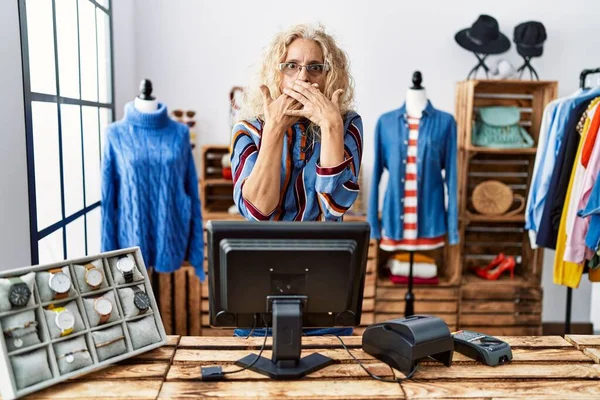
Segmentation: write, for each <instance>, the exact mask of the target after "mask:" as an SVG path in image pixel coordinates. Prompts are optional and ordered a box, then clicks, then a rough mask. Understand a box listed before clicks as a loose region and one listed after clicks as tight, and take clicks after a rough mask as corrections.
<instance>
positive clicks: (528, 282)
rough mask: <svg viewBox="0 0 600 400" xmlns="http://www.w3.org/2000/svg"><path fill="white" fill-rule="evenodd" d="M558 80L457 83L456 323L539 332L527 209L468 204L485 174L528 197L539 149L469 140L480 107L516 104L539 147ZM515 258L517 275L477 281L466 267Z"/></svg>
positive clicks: (492, 330)
mask: <svg viewBox="0 0 600 400" xmlns="http://www.w3.org/2000/svg"><path fill="white" fill-rule="evenodd" d="M557 86H558V85H557V82H545V81H539V82H534V81H478V80H470V81H463V82H459V83H458V84H457V87H456V120H457V127H458V144H459V169H460V172H459V212H460V222H459V225H460V232H461V246H460V258H461V263H460V264H461V265H462V270H461V275H462V279H461V285H460V296H459V297H460V298H459V307H458V308H459V311H458V327H459V328H462V329H471V330H478V331H482V332H485V333H488V334H492V335H539V334H541V310H542V297H543V295H542V288H541V272H542V262H543V259H542V254H543V253H542V251H541V250H539V249H538V250H532V249H531V247H530V244H529V239H528V236H527V232H526V231H525V229H524V225H525V216H524V214H519V215H514V216H508V217H502V216H500V217H490V216H483V215H479V214H477V213H476V212H475V210H474V209H473V208H472V206H471V204H470V198H471V194H472V192H473V189H474V187H475V186H476V185H477V184H479V183H480V182H482V181H485V180H488V179H495V180H499V181H501V182H503V183H505V184H507V185H509V186H510V187H511V188H512V189H513V192H514V193H515V194H520V195H521V196H523V197H525V198H527V195H528V190H529V185H530V181H531V175H532V173H533V164H534V162H535V155H536V151H537V149H536V148H535V147H533V148H529V149H493V148H481V147H474V146H472V145H471V135H472V128H473V121H474V119H475V115H476V110H477V108H478V107H486V106H516V107H519V108H520V111H521V126H523V127H524V128H525V129H526V130H527V131H528V132H529V134H530V135H531V137H532V138H533V139H534V140H535V143H536V145H537V140H538V135H539V131H540V124H541V120H542V114H543V110H544V107H545V106H546V104H548V103H549V102H550V101H551V100H553V99H555V98H556V95H557ZM500 252H503V253H504V254H506V255H511V256H514V257H515V260H516V262H517V267H516V270H515V274H516V276H515V279H513V280H510V279H509V277H508V275H506V276H504V277H501V279H499V280H498V281H488V280H485V279H481V278H479V277H478V276H476V275H474V274H473V273H472V272H470V271H469V267H474V266H480V265H487V264H488V263H489V262H490V261H491V260H492V259H493V258H494V257H495V256H496V255H497V254H498V253H500Z"/></svg>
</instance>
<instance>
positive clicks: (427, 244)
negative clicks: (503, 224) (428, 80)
mask: <svg viewBox="0 0 600 400" xmlns="http://www.w3.org/2000/svg"><path fill="white" fill-rule="evenodd" d="M419 121H420V118H415V117H410V116H409V117H408V149H407V152H406V154H407V157H406V163H405V164H406V173H405V175H404V179H403V181H404V215H403V216H402V217H401V219H402V220H403V221H404V222H403V226H404V236H403V238H402V239H401V240H394V239H391V238H388V237H386V236H385V232H384V233H383V235H382V238H381V243H380V247H381V249H383V250H385V251H395V250H411V251H412V250H431V249H435V248H438V247H441V246H443V245H444V236H438V237H434V238H419V237H417V232H418V230H417V141H418V139H419Z"/></svg>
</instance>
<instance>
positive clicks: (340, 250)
mask: <svg viewBox="0 0 600 400" xmlns="http://www.w3.org/2000/svg"><path fill="white" fill-rule="evenodd" d="M207 231H208V246H207V248H208V277H209V303H210V322H211V325H212V326H214V327H229V328H231V327H234V328H252V327H259V328H260V327H264V326H265V325H264V324H267V325H268V326H269V327H272V328H273V353H272V354H273V355H272V358H271V360H269V359H266V358H263V357H261V359H259V360H258V361H257V362H255V363H254V364H252V363H253V362H254V361H255V360H256V356H255V355H253V354H251V355H249V356H247V357H245V358H243V359H242V360H240V361H238V362H237V363H236V364H238V365H242V366H249V365H251V364H252V366H251V368H250V369H252V370H254V371H257V372H260V373H263V374H265V375H268V376H270V377H272V378H276V379H277V378H279V379H282V378H285V379H290V378H299V377H302V376H304V375H306V374H308V373H310V372H313V371H315V370H318V369H320V368H323V367H324V366H327V365H329V364H330V363H331V362H332V360H330V359H329V358H327V357H324V356H322V355H320V354H316V353H315V354H312V355H310V356H308V357H304V358H302V359H301V358H300V351H301V344H302V339H301V338H302V328H303V327H304V328H323V327H354V326H358V325H359V324H360V317H361V312H362V300H363V289H364V284H365V274H366V262H367V251H368V246H369V233H370V228H369V225H368V224H367V223H365V222H343V223H334V222H250V221H240V222H238V221H209V222H208V224H207ZM263 321H264V323H263Z"/></svg>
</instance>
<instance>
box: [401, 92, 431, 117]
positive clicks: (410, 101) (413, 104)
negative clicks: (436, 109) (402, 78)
mask: <svg viewBox="0 0 600 400" xmlns="http://www.w3.org/2000/svg"><path fill="white" fill-rule="evenodd" d="M425 107H427V91H426V90H425V89H412V88H411V89H407V90H406V113H407V114H408V115H410V116H411V117H415V118H421V115H422V114H423V110H424V109H425Z"/></svg>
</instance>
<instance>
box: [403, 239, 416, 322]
mask: <svg viewBox="0 0 600 400" xmlns="http://www.w3.org/2000/svg"><path fill="white" fill-rule="evenodd" d="M414 261H415V252H414V251H409V264H408V265H409V267H408V291H407V292H406V295H405V296H404V317H405V318H408V317H410V316H411V315H414V314H415V295H414V293H413V264H414Z"/></svg>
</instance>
